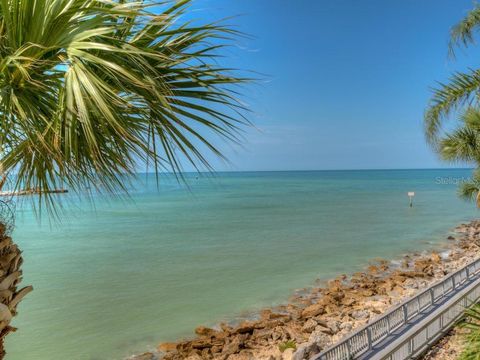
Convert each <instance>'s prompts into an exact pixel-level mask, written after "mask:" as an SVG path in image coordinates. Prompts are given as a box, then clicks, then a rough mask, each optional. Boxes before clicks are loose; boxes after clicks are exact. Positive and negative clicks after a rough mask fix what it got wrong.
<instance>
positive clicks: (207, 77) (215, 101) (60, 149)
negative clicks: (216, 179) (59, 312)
mask: <svg viewBox="0 0 480 360" xmlns="http://www.w3.org/2000/svg"><path fill="white" fill-rule="evenodd" d="M190 2H191V1H190V0H180V1H179V0H177V1H160V2H157V3H156V4H155V3H153V2H150V1H147V0H145V1H128V0H0V119H1V129H2V131H1V134H0V151H1V152H0V154H1V155H0V169H3V174H14V177H13V176H12V175H11V176H10V178H11V179H14V183H15V189H24V188H27V189H37V190H38V191H39V192H40V194H39V195H38V196H37V197H35V199H36V200H35V204H34V205H35V208H36V209H37V210H41V209H48V211H49V213H51V214H53V215H55V216H56V215H59V212H58V211H57V209H58V202H57V200H58V198H57V197H55V195H52V194H51V193H50V192H51V191H52V190H54V189H56V188H59V187H63V186H67V187H68V188H69V190H71V191H74V192H76V193H82V194H88V193H89V192H90V191H98V192H103V193H107V194H122V193H125V192H126V189H127V185H128V184H127V185H126V181H127V180H128V179H129V178H131V177H133V176H134V174H135V170H136V168H137V167H138V166H139V164H144V165H146V166H147V167H148V166H151V167H152V168H153V169H154V170H155V172H156V173H157V174H159V172H161V171H163V170H168V171H173V172H174V173H175V174H178V175H179V176H180V178H181V172H182V166H181V163H182V161H187V162H189V163H191V164H193V165H194V166H195V168H196V169H211V167H210V164H209V162H208V160H207V158H206V156H205V155H206V152H210V153H213V154H214V155H216V156H219V157H222V153H221V151H220V150H219V149H218V148H217V147H216V146H215V145H214V144H213V143H212V139H214V137H213V136H212V134H213V135H217V136H219V137H220V138H224V139H227V140H228V141H237V139H238V131H239V128H241V127H242V125H244V124H247V123H248V122H247V121H246V120H245V118H244V116H243V115H244V114H245V110H246V109H245V107H244V106H243V105H242V103H241V102H240V101H238V100H237V92H238V89H237V88H235V87H233V86H236V85H238V84H242V83H244V82H246V81H248V79H246V78H244V77H242V76H241V75H239V73H238V72H236V71H234V70H231V69H228V68H224V67H221V66H220V65H219V64H218V60H217V56H218V50H219V49H221V48H222V47H223V46H225V45H228V44H230V43H231V40H232V39H233V38H235V36H236V35H237V33H236V32H235V31H233V30H232V29H231V28H229V27H228V26H226V25H222V24H221V23H212V24H201V25H195V23H192V22H191V21H189V20H187V19H184V16H185V12H186V11H187V9H188V6H189V4H190ZM0 175H1V174H0ZM6 225H8V224H4V225H2V226H0V359H1V358H3V357H4V354H5V352H4V347H3V339H4V337H5V335H7V334H8V333H9V332H10V331H12V330H14V329H13V327H12V326H11V325H10V320H11V318H12V316H13V315H15V313H16V307H17V304H18V302H19V301H20V300H21V298H22V297H23V296H24V295H25V294H26V293H28V292H29V291H30V290H31V287H26V288H23V289H20V288H19V282H20V280H21V271H20V265H21V263H22V258H21V255H20V251H19V250H18V247H17V246H16V245H15V244H13V243H12V239H11V238H10V236H9V232H8V228H7V227H6Z"/></svg>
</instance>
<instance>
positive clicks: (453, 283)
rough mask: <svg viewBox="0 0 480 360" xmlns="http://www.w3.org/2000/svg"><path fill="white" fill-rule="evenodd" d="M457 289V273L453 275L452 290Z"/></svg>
mask: <svg viewBox="0 0 480 360" xmlns="http://www.w3.org/2000/svg"><path fill="white" fill-rule="evenodd" d="M454 289H455V274H454V275H452V290H454Z"/></svg>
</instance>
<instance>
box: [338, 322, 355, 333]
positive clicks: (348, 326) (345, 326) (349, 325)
mask: <svg viewBox="0 0 480 360" xmlns="http://www.w3.org/2000/svg"><path fill="white" fill-rule="evenodd" d="M352 328H353V325H352V323H351V322H346V321H345V322H342V323H340V330H344V331H346V332H350V331H352Z"/></svg>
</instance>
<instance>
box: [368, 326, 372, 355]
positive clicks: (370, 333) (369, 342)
mask: <svg viewBox="0 0 480 360" xmlns="http://www.w3.org/2000/svg"><path fill="white" fill-rule="evenodd" d="M367 340H368V349H369V350H370V349H371V348H372V330H371V329H370V327H367Z"/></svg>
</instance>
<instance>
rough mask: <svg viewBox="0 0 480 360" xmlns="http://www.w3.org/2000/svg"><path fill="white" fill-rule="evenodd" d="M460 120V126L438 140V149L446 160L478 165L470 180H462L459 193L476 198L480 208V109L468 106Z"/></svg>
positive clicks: (462, 195)
mask: <svg viewBox="0 0 480 360" xmlns="http://www.w3.org/2000/svg"><path fill="white" fill-rule="evenodd" d="M460 121H461V123H462V125H461V126H460V127H458V128H457V129H455V130H453V131H452V132H450V133H447V134H446V135H444V137H443V138H441V139H440V140H439V141H438V151H439V153H440V155H441V157H442V158H443V159H444V160H446V161H451V162H463V163H465V162H467V163H473V164H474V165H475V166H476V167H477V169H476V170H475V171H474V172H473V176H472V178H471V179H470V180H469V181H462V182H461V184H460V186H459V195H460V197H462V198H464V199H466V200H474V201H475V203H476V205H477V207H479V208H480V111H479V110H477V109H474V108H468V109H467V110H466V111H465V112H464V113H463V114H462V116H461V118H460Z"/></svg>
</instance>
